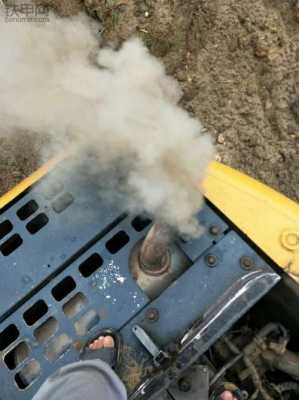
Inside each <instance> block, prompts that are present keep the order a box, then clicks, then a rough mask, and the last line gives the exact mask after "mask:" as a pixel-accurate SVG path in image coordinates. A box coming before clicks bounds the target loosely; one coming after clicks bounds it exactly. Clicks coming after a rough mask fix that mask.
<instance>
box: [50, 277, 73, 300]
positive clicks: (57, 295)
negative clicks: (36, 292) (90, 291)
mask: <svg viewBox="0 0 299 400" xmlns="http://www.w3.org/2000/svg"><path fill="white" fill-rule="evenodd" d="M75 287H76V282H75V281H74V279H73V278H71V277H70V276H67V277H66V278H64V279H63V280H62V281H61V282H59V283H58V284H57V285H56V286H54V288H53V289H52V295H53V297H54V299H55V300H57V301H61V300H62V299H64V298H65V297H66V296H67V295H68V294H69V293H71V292H72V291H73V290H74V289H75Z"/></svg>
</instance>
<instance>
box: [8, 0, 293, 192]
mask: <svg viewBox="0 0 299 400" xmlns="http://www.w3.org/2000/svg"><path fill="white" fill-rule="evenodd" d="M41 2H42V3H48V4H50V5H51V6H52V7H54V8H55V9H56V11H57V13H59V14H60V15H62V16H64V17H67V16H69V15H72V14H76V13H78V12H79V11H83V12H89V13H90V14H91V15H92V16H94V17H95V18H97V19H99V20H100V21H101V23H102V28H103V34H102V36H103V45H106V44H112V45H115V46H118V45H120V44H121V43H122V42H123V41H124V40H125V39H127V38H128V37H130V36H132V35H138V36H140V37H142V39H143V40H144V42H145V43H146V45H147V46H148V48H149V49H150V51H151V52H152V53H153V54H155V55H156V56H157V57H159V58H160V59H161V60H162V61H163V62H164V64H165V65H166V68H167V71H168V73H169V74H171V75H173V76H175V77H176V78H177V79H178V80H179V81H180V83H181V85H182V87H183V90H184V96H183V98H182V106H183V107H185V109H186V110H188V111H189V112H190V113H191V114H193V115H195V116H196V117H198V118H199V119H200V120H201V121H202V123H203V125H204V126H205V128H206V129H207V130H208V131H209V132H211V134H212V135H213V137H214V138H215V142H216V146H217V159H218V160H221V161H222V162H224V163H226V164H228V165H231V166H233V167H236V168H238V169H240V170H242V171H244V172H246V173H248V174H249V175H251V176H253V177H255V178H257V179H259V180H261V181H263V182H265V183H266V184H268V185H270V186H272V187H273V188H275V189H277V190H279V191H281V192H282V193H284V194H286V195H287V196H289V197H291V198H292V199H294V200H299V1H297V0H251V1H247V2H246V1H244V0H188V1H186V0H85V2H82V1H79V0H71V1H66V0H64V1H61V0H50V1H48V0H43V1H41V0H39V3H41ZM44 140H45V139H42V138H40V137H36V136H35V135H32V134H29V133H23V134H22V135H20V136H18V138H17V139H16V138H9V139H8V138H7V139H6V138H4V139H0V151H1V159H0V193H3V192H5V191H6V190H8V189H9V188H11V187H12V186H13V185H14V184H15V183H16V182H18V181H19V180H20V179H22V178H23V177H25V176H26V175H28V174H30V173H31V172H32V171H33V170H34V169H35V168H36V167H37V165H38V164H39V163H40V158H39V150H40V147H41V146H43V143H44Z"/></svg>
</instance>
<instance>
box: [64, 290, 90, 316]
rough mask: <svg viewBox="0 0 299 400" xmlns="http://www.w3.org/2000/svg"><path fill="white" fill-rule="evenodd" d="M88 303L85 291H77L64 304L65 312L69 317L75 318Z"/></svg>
mask: <svg viewBox="0 0 299 400" xmlns="http://www.w3.org/2000/svg"><path fill="white" fill-rule="evenodd" d="M86 304H87V298H86V297H85V296H84V294H83V293H77V294H75V296H73V297H72V298H71V299H70V300H69V301H68V302H66V303H65V304H64V305H63V307H62V308H63V312H64V313H65V315H66V316H67V317H69V318H73V317H74V316H75V315H77V314H79V312H80V311H82V310H83V309H84V307H85V306H86Z"/></svg>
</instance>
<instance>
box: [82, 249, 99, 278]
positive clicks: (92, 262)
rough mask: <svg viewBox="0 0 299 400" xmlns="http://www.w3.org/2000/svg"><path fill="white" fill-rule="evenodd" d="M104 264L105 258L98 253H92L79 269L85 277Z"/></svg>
mask: <svg viewBox="0 0 299 400" xmlns="http://www.w3.org/2000/svg"><path fill="white" fill-rule="evenodd" d="M102 265H103V259H102V257H101V256H100V255H99V254H98V253H94V254H92V255H91V256H90V257H88V258H87V259H86V260H85V261H83V263H82V264H80V265H79V271H80V272H81V274H82V275H83V276H84V278H87V277H89V276H90V275H91V274H93V273H94V272H95V271H96V270H97V269H99V268H100V267H101V266H102Z"/></svg>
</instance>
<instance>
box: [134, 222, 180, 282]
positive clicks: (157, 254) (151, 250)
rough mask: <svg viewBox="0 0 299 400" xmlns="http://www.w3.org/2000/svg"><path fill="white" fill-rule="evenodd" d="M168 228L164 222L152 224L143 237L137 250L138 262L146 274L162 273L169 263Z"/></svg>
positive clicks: (169, 236)
mask: <svg viewBox="0 0 299 400" xmlns="http://www.w3.org/2000/svg"><path fill="white" fill-rule="evenodd" d="M171 238H172V235H171V232H170V228H169V227H168V226H167V225H165V224H159V223H156V224H154V225H153V226H152V227H151V229H150V231H149V232H148V234H147V236H146V238H145V239H144V241H143V243H142V245H141V247H140V251H139V264H140V268H141V269H142V271H143V272H144V273H146V274H148V275H154V276H157V275H162V274H164V273H165V272H167V271H168V269H169V268H170V264H171V255H170V250H169V245H170V242H171Z"/></svg>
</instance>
